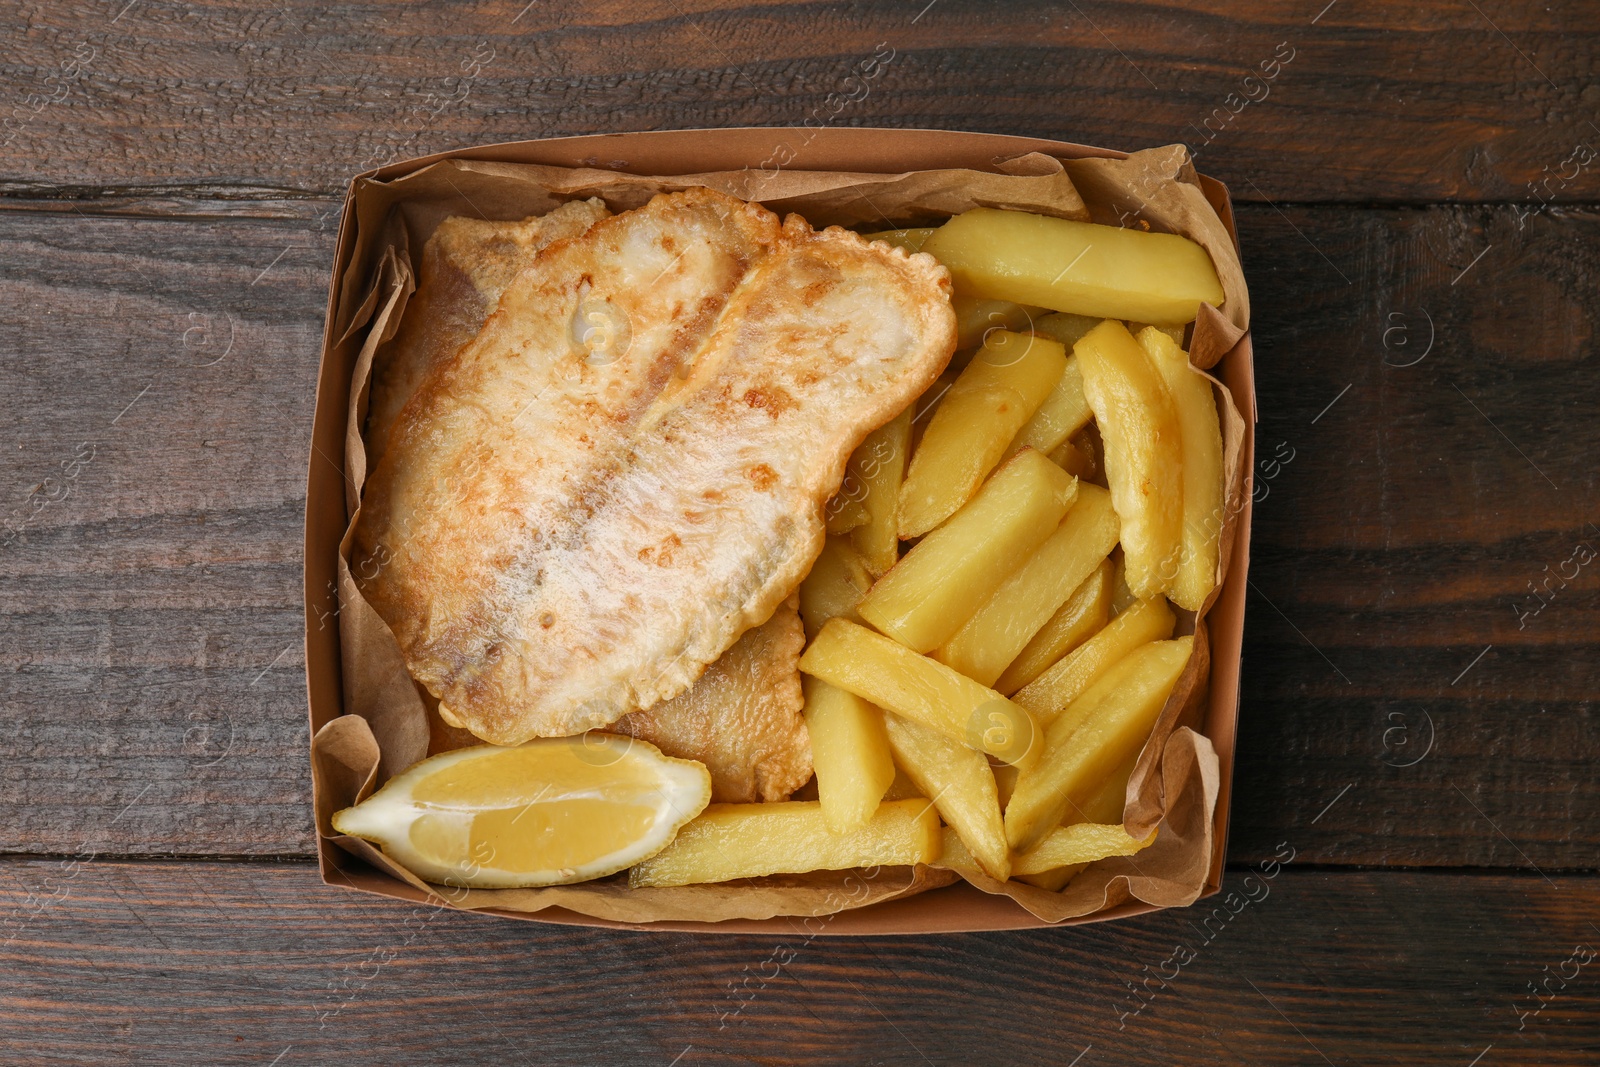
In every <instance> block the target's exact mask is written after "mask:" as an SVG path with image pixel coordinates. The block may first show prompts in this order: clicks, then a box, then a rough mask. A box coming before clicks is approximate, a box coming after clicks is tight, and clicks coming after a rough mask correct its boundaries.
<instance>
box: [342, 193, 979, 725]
mask: <svg viewBox="0 0 1600 1067" xmlns="http://www.w3.org/2000/svg"><path fill="white" fill-rule="evenodd" d="M948 297H949V279H948V275H947V273H946V272H945V271H944V269H943V268H942V267H940V266H938V265H937V264H936V263H935V262H934V261H933V260H932V259H931V258H930V257H928V256H924V255H911V256H908V255H907V254H906V253H904V252H903V251H900V250H898V249H891V248H888V247H886V246H884V245H881V244H878V245H869V244H867V243H866V242H864V241H862V240H861V238H860V237H858V236H856V235H855V234H852V233H849V232H848V231H844V230H838V229H830V230H827V231H824V232H822V233H816V232H813V231H812V230H811V229H810V228H809V227H808V226H807V225H806V224H805V222H804V221H803V220H801V219H799V218H798V217H793V216H791V217H790V218H789V219H788V220H787V221H786V222H785V223H783V224H782V225H781V226H780V225H779V223H778V220H777V218H776V217H775V216H773V215H772V214H771V213H770V212H768V211H766V210H765V209H763V208H761V207H758V206H756V205H752V204H746V203H743V202H742V201H739V200H736V199H733V198H731V197H727V196H724V195H722V194H719V193H715V192H712V191H711V190H707V189H691V190H688V191H686V192H684V193H676V194H668V195H662V196H658V197H656V198H655V199H654V200H652V201H651V202H650V203H649V204H648V205H646V206H645V207H643V208H640V209H638V210H636V211H632V212H628V213H626V214H623V215H619V216H615V217H612V218H610V219H606V220H603V221H601V222H599V223H596V224H595V225H594V226H593V227H591V228H590V229H589V230H588V231H587V232H586V233H584V234H583V235H582V236H580V237H575V238H572V239H570V240H567V241H563V242H558V243H557V244H555V245H552V246H551V247H549V248H547V249H546V250H545V251H544V252H543V253H541V254H540V255H539V256H538V258H537V259H536V261H535V262H534V264H533V265H532V266H530V267H529V268H528V270H527V271H525V272H524V273H523V274H522V275H520V276H519V277H518V278H517V280H516V281H515V282H514V283H513V284H512V286H511V287H510V288H508V289H507V290H506V293H505V294H504V296H503V297H502V299H501V302H500V306H499V308H498V310H497V312H496V313H495V314H494V315H493V316H491V318H490V319H489V321H488V323H487V324H486V325H485V327H484V328H483V330H482V331H481V332H480V333H479V335H478V336H477V337H476V338H475V339H474V340H473V341H472V342H471V343H469V344H467V345H466V346H464V347H463V348H461V350H460V351H459V352H457V353H456V355H455V356H454V357H453V358H452V359H450V360H448V361H446V362H445V363H444V364H442V365H441V366H440V367H439V368H437V369H436V371H435V372H434V373H433V374H432V375H431V376H430V378H429V380H428V381H427V382H426V383H425V385H424V386H423V387H422V388H421V389H420V390H419V391H418V392H417V394H416V396H415V397H413V399H412V400H411V402H410V403H409V404H408V405H407V407H406V409H405V410H404V412H403V413H402V415H401V418H400V420H399V422H398V423H397V425H396V427H395V430H394V432H393V434H392V435H391V439H390V449H389V452H388V453H386V454H385V456H384V458H383V460H382V462H381V463H380V464H379V465H378V467H377V469H376V470H375V471H374V473H373V476H372V478H371V480H370V481H369V483H368V491H367V497H366V500H365V501H364V503H363V506H362V510H361V514H360V516H359V519H358V525H357V531H356V549H355V553H354V556H355V558H354V560H353V563H354V564H355V566H354V570H355V572H356V573H357V575H359V576H362V577H361V579H360V580H361V584H362V588H363V592H364V593H365V594H366V596H367V598H368V599H369V600H370V601H371V603H372V604H373V606H374V608H376V609H377V611H378V612H379V613H380V614H381V615H382V616H383V617H384V618H385V620H386V621H388V622H389V624H390V626H391V627H392V628H393V629H394V631H395V634H396V637H397V638H398V639H399V641H400V645H401V648H402V649H403V651H404V652H405V655H406V658H407V662H408V664H409V665H410V667H411V669H412V672H413V674H414V675H415V676H416V677H417V678H418V679H419V680H421V681H422V682H423V683H424V684H425V685H426V686H427V687H428V688H429V689H430V690H431V691H432V692H434V693H435V694H436V695H437V696H438V697H439V699H440V701H441V702H442V703H443V704H444V705H446V706H447V707H448V708H449V710H450V712H451V713H452V715H453V716H454V717H455V718H457V719H459V720H460V721H461V722H463V723H464V724H466V725H467V726H468V728H470V729H471V730H472V731H473V732H474V733H475V734H477V735H478V736H479V737H482V738H484V739H485V740H489V741H493V742H496V743H500V744H511V743H516V742H519V741H522V740H525V739H527V738H529V737H534V736H555V735H561V734H572V733H578V732H581V731H583V730H585V729H589V728H592V727H596V726H605V725H608V724H610V723H612V722H615V721H616V720H617V719H618V718H620V717H621V716H622V715H624V714H626V713H628V712H630V711H633V710H635V709H638V708H649V707H650V706H652V705H653V704H655V703H656V702H657V701H658V700H664V699H670V698H672V697H674V696H676V695H677V694H679V693H681V692H683V690H684V689H686V688H687V687H688V686H689V684H690V683H692V682H693V681H694V680H695V679H696V678H698V677H699V676H700V674H701V672H702V671H703V670H704V669H705V667H706V665H707V664H709V663H711V662H712V661H714V660H715V659H716V658H717V657H718V656H720V655H721V654H722V653H723V652H724V651H725V650H727V649H728V648H729V646H731V645H732V644H733V643H734V641H735V640H736V639H737V638H738V637H739V635H740V634H742V633H743V632H744V631H745V630H746V629H748V628H750V627H751V626H752V625H755V624H758V623H760V622H762V621H764V620H766V619H767V618H769V617H770V616H771V615H772V614H773V612H774V610H775V609H776V608H777V607H778V605H779V604H780V603H781V602H782V601H783V600H784V599H785V598H787V597H788V596H789V595H790V593H791V592H793V590H794V589H795V587H796V586H797V585H798V583H799V580H800V578H801V577H802V576H803V575H804V574H805V572H806V570H807V569H808V568H809V567H810V565H811V562H812V561H813V560H814V559H815V557H816V555H817V553H818V551H819V550H820V548H821V545H822V538H823V523H822V507H823V504H824V502H825V501H826V500H827V498H828V497H829V496H830V495H831V494H832V493H833V492H834V491H835V490H836V489H837V487H838V484H839V481H840V479H841V478H842V476H843V471H844V465H845V462H846V460H847V459H848V457H849V454H850V452H851V450H852V449H853V448H854V447H855V446H856V445H857V444H858V443H859V442H860V441H861V439H862V438H863V437H865V435H866V434H867V433H869V432H870V431H871V430H873V429H875V428H876V427H877V426H879V425H882V424H883V423H884V422H886V421H888V420H889V419H890V418H892V417H893V416H894V415H895V414H896V413H898V412H899V411H900V410H901V409H903V408H904V407H905V406H906V405H907V404H909V403H910V402H911V401H912V400H913V399H914V398H915V397H916V396H917V395H918V394H919V393H920V392H921V391H922V390H923V389H924V388H926V386H927V385H928V383H929V382H931V381H932V380H933V379H934V378H935V377H936V376H937V375H938V373H939V371H940V370H942V369H943V367H944V365H945V363H946V362H947V361H948V359H949V356H950V353H951V351H952V350H953V348H954V345H955V323H954V315H953V313H952V312H951V311H950V307H949V299H948ZM596 308H598V309H600V311H601V312H602V313H603V314H602V318H604V319H607V320H608V321H610V322H611V323H613V324H614V325H615V324H620V326H621V328H622V329H623V330H624V332H625V333H626V335H627V337H628V341H627V344H626V345H625V346H621V347H620V348H619V349H617V350H608V352H607V354H606V358H604V359H601V360H598V361H597V360H595V359H593V358H592V355H591V352H590V351H588V350H586V349H583V348H580V347H578V343H577V341H576V340H575V338H576V337H577V333H576V332H575V331H574V328H573V327H574V322H575V321H576V322H578V323H580V324H581V322H582V321H583V319H582V318H581V317H580V316H581V315H584V314H587V312H586V310H585V309H589V310H593V309H596Z"/></svg>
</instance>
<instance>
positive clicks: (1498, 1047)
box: [0, 852, 1600, 1067]
mask: <svg viewBox="0 0 1600 1067" xmlns="http://www.w3.org/2000/svg"><path fill="white" fill-rule="evenodd" d="M1284 855H1285V856H1287V855H1289V853H1288V852H1285V853H1284ZM1297 867H1298V864H1295V865H1292V866H1289V867H1285V868H1281V869H1277V870H1276V871H1275V877H1272V878H1266V877H1263V876H1262V875H1261V874H1260V873H1259V872H1258V873H1256V874H1252V875H1249V876H1246V875H1242V874H1239V873H1234V874H1231V875H1230V876H1229V879H1228V883H1229V884H1228V887H1227V888H1228V891H1229V892H1232V893H1234V894H1235V895H1234V896H1233V897H1232V898H1227V897H1219V898H1213V899H1212V900H1210V901H1207V902H1206V903H1205V905H1203V906H1200V907H1196V908H1191V909H1186V910H1180V911H1173V912H1166V913H1158V914H1156V915H1151V916H1143V917H1140V918H1137V919H1134V920H1128V921H1123V922H1117V923H1111V924H1103V925H1096V926H1089V927H1079V928H1074V929H1066V930H1039V931H1025V932H1016V933H1002V934H982V935H976V934H967V935H950V936H945V937H940V938H921V937H919V938H846V939H831V938H817V937H814V936H812V935H811V934H809V933H808V932H807V930H806V928H804V927H802V926H800V925H799V924H796V928H795V930H794V932H793V934H792V935H790V934H784V935H780V936H773V937H754V936H727V937H722V936H718V937H708V936H698V935H689V934H664V933H648V932H618V931H604V930H594V931H591V930H583V929H575V928H569V927H553V926H545V925H540V924H532V923H518V922H513V921H499V920H494V919H485V918H478V917H473V916H466V915H460V914H456V913H451V912H436V911H434V910H432V909H430V908H427V907H415V906H411V905H407V904H403V903H397V902H393V901H384V900H380V899H378V898H373V897H366V896H360V895H357V894H354V893H350V892H347V891H344V890H339V889H332V888H327V887H324V886H321V885H319V884H318V883H317V882H316V875H315V873H314V871H313V869H312V868H310V867H309V866H302V865H293V866H280V865H272V864H196V863H177V862H174V863H125V862H109V861H104V860H99V861H92V860H85V861H82V862H79V863H77V864H76V865H75V866H72V867H64V866H63V865H62V864H61V863H58V862H55V861H32V862H17V861H10V862H6V863H3V864H0V870H3V871H4V874H5V877H4V878H3V879H0V899H3V905H0V906H3V907H4V908H5V909H6V910H5V912H4V914H5V916H6V918H5V920H4V922H5V926H4V927H3V928H4V929H5V931H6V933H5V937H6V940H5V942H4V944H3V946H0V963H3V973H4V974H5V979H4V985H3V988H4V992H5V995H4V997H0V1049H4V1050H7V1051H8V1056H7V1058H8V1059H12V1060H20V1057H21V1056H22V1054H23V1052H24V1051H26V1052H27V1053H29V1054H30V1056H29V1059H30V1060H43V1061H54V1060H58V1059H59V1060H62V1061H67V1062H72V1063H77V1064H99V1063H106V1064H109V1063H127V1062H173V1063H176V1062H182V1063H214V1064H235V1063H237V1064H257V1065H264V1064H268V1063H277V1064H279V1065H281V1067H292V1065H294V1064H314V1063H332V1062H339V1061H340V1060H341V1059H342V1058H345V1057H350V1056H355V1057H358V1058H359V1060H360V1062H391V1061H400V1062H407V1063H426V1064H480V1063H488V1062H511V1063H540V1064H565V1063H574V1064H577V1063H583V1064H592V1063H661V1064H666V1063H678V1064H681V1065H692V1064H700V1063H751V1062H758V1063H764V1064H813V1063H845V1062H849V1063H876V1064H884V1065H890V1064H925V1063H939V1064H945V1063H949V1064H970V1063H1007V1064H1055V1065H1060V1064H1066V1063H1069V1062H1072V1061H1073V1058H1074V1057H1076V1056H1082V1057H1083V1058H1082V1059H1081V1060H1079V1061H1078V1062H1080V1063H1081V1064H1092V1063H1139V1062H1150V1063H1178V1062H1181V1063H1199V1062H1205V1063H1229V1064H1251V1065H1258V1064H1307V1063H1321V1062H1324V1059H1326V1061H1327V1062H1332V1063H1341V1064H1342V1063H1383V1064H1393V1065H1411V1064H1451V1065H1457V1067H1460V1065H1465V1064H1467V1063H1470V1062H1473V1057H1475V1056H1480V1055H1481V1056H1482V1059H1481V1060H1479V1061H1477V1062H1479V1063H1481V1064H1485V1065H1493V1064H1512V1063H1518V1064H1527V1063H1540V1064H1552V1065H1556V1064H1573V1065H1577V1064H1592V1063H1593V1062H1594V1057H1595V1053H1596V1049H1597V1047H1600V1029H1597V1025H1596V1019H1597V1018H1600V1014H1597V1013H1600V974H1597V967H1600V964H1597V963H1595V962H1592V961H1593V960H1594V953H1595V952H1596V950H1597V947H1600V931H1597V930H1596V928H1595V926H1594V923H1593V917H1594V915H1595V914H1596V912H1597V909H1600V882H1597V881H1596V879H1595V878H1593V877H1579V876H1558V877H1556V878H1554V879H1551V880H1550V881H1548V882H1547V881H1545V880H1544V879H1541V878H1540V877H1538V876H1537V875H1490V874H1446V873H1398V872H1396V873H1388V874H1371V873H1357V872H1340V873H1329V872H1317V871H1302V870H1298V869H1297ZM29 892H31V893H33V894H34V896H33V897H32V898H30V897H28V896H27V894H28V893H29ZM1230 909H1231V910H1230ZM824 928H825V927H824ZM1180 947H1181V950H1182V951H1181V952H1180ZM1584 950H1587V952H1585V951H1584ZM1575 951H1576V952H1577V955H1576V956H1575V955H1574V953H1575ZM1585 958H1587V959H1589V960H1590V961H1591V962H1589V963H1587V964H1586V965H1585V964H1582V963H1581V961H1582V960H1583V959H1585ZM1569 960H1570V961H1572V962H1567V961H1569ZM1563 964H1565V966H1563ZM1574 972H1576V973H1574ZM1563 974H1565V976H1566V981H1565V983H1563V982H1562V975H1563ZM1545 982H1547V983H1548V984H1547V985H1545V986H1543V988H1542V990H1541V992H1543V993H1544V996H1545V998H1546V999H1545V1000H1544V1001H1543V1002H1542V1003H1541V1001H1540V1000H1538V999H1535V998H1534V997H1533V995H1532V993H1530V990H1529V985H1530V983H1534V984H1535V988H1539V986H1538V983H1545ZM1145 983H1148V984H1145ZM1130 984H1132V985H1137V986H1139V987H1140V993H1139V994H1138V995H1136V994H1135V993H1133V992H1132V991H1130V989H1129V986H1130ZM1535 1009H1540V1010H1538V1011H1537V1013H1536V1014H1535ZM1486 1050H1487V1051H1486Z"/></svg>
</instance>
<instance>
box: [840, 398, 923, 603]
mask: <svg viewBox="0 0 1600 1067" xmlns="http://www.w3.org/2000/svg"><path fill="white" fill-rule="evenodd" d="M911 418H912V415H911V409H910V408H906V410H904V411H902V412H901V413H900V414H899V415H897V416H896V417H895V418H894V420H893V421H891V422H889V423H887V424H885V425H883V426H880V427H878V428H877V429H876V430H873V431H872V433H871V434H870V435H869V436H868V437H867V439H866V440H865V441H863V442H862V443H861V447H860V448H858V449H856V454H855V455H854V456H853V457H851V460H850V468H851V473H852V474H855V475H856V476H857V477H858V478H860V479H861V484H862V486H863V493H862V497H861V504H862V506H863V507H864V508H865V509H866V513H867V521H866V522H864V523H862V524H861V525H860V526H857V527H856V528H855V529H854V530H852V531H850V543H851V544H853V545H855V547H856V550H857V551H858V552H860V553H861V558H862V559H863V560H865V561H866V564H867V570H869V571H871V572H872V576H873V577H874V578H881V577H882V576H883V574H884V572H885V571H887V570H888V569H889V568H890V567H893V566H894V565H895V561H896V560H898V559H899V558H900V534H899V529H900V483H901V481H902V480H903V479H904V477H905V473H906V457H907V456H908V455H910V453H911ZM845 480H846V482H848V481H849V476H848V475H847V476H846V478H845Z"/></svg>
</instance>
